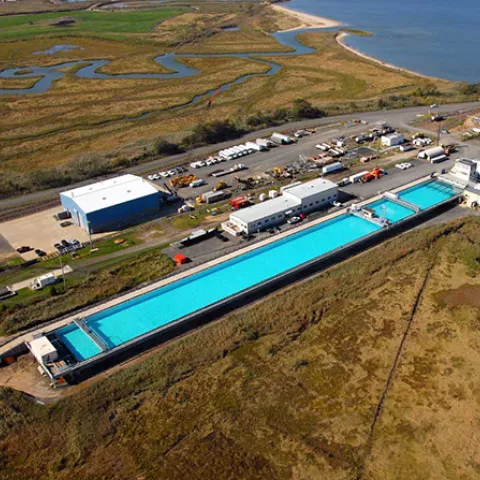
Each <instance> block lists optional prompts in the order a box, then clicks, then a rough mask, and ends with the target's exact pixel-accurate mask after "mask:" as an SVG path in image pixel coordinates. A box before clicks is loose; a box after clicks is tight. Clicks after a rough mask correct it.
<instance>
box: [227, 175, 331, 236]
mask: <svg viewBox="0 0 480 480" xmlns="http://www.w3.org/2000/svg"><path fill="white" fill-rule="evenodd" d="M337 196H338V185H337V184H336V183H333V182H331V181H330V180H325V179H323V178H317V179H315V180H312V181H310V182H305V183H301V184H300V185H292V186H291V187H290V188H288V187H286V188H284V189H283V192H282V195H281V196H279V197H277V198H274V199H272V200H268V201H266V202H264V203H259V204H257V205H253V206H251V207H247V208H244V209H242V210H238V211H236V212H234V213H231V214H230V218H229V220H228V221H227V222H224V223H223V224H222V227H223V229H224V230H225V231H226V232H228V233H230V234H232V235H239V234H241V233H247V234H249V233H255V232H258V231H260V230H264V229H266V228H270V227H272V226H274V225H278V224H280V223H283V222H285V220H286V219H287V218H288V217H291V216H296V215H299V214H300V213H309V212H312V211H314V210H318V209H320V208H322V207H324V206H325V205H328V204H330V203H332V202H334V201H335V200H336V199H337Z"/></svg>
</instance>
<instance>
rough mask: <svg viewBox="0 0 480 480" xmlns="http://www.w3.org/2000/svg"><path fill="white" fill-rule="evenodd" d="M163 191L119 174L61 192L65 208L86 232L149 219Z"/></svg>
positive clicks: (156, 210) (158, 209) (110, 229)
mask: <svg viewBox="0 0 480 480" xmlns="http://www.w3.org/2000/svg"><path fill="white" fill-rule="evenodd" d="M165 196H166V194H165V193H164V192H162V191H159V190H158V189H157V188H156V187H155V186H154V185H153V184H151V183H150V182H149V181H148V180H146V179H144V178H141V177H137V176H135V175H122V176H119V177H115V178H111V179H108V180H105V181H102V182H98V183H93V184H91V185H86V186H84V187H79V188H75V189H73V190H68V191H66V192H62V193H60V200H61V202H62V206H63V208H64V210H66V211H68V212H70V213H71V215H72V221H73V222H74V223H76V224H77V225H79V226H80V227H82V228H83V229H84V230H86V231H87V232H88V231H90V232H91V233H100V232H108V231H115V230H120V229H122V228H125V227H127V226H129V225H133V224H136V223H139V222H141V221H142V220H146V219H149V218H152V217H153V216H155V215H156V214H158V213H159V212H160V209H161V206H162V204H163V201H164V198H165Z"/></svg>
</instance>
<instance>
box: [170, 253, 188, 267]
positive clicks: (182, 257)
mask: <svg viewBox="0 0 480 480" xmlns="http://www.w3.org/2000/svg"><path fill="white" fill-rule="evenodd" d="M173 260H174V261H175V263H176V264H177V265H184V264H185V263H187V262H188V258H187V257H186V256H185V255H182V254H181V253H177V254H176V255H175V256H174V257H173Z"/></svg>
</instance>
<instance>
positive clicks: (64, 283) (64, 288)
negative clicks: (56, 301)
mask: <svg viewBox="0 0 480 480" xmlns="http://www.w3.org/2000/svg"><path fill="white" fill-rule="evenodd" d="M60 267H61V269H62V278H63V291H64V292H66V291H67V284H66V282H65V270H64V268H63V259H62V254H60Z"/></svg>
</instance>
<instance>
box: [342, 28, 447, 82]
mask: <svg viewBox="0 0 480 480" xmlns="http://www.w3.org/2000/svg"><path fill="white" fill-rule="evenodd" d="M349 35H350V33H347V32H340V33H339V34H338V35H336V36H335V40H336V41H337V43H338V44H339V45H340V46H342V47H343V48H345V49H347V50H348V51H349V52H352V53H354V54H355V55H358V56H359V57H362V58H364V59H365V60H370V61H372V62H375V63H378V64H379V65H382V66H383V67H387V68H391V69H392V70H397V71H399V72H403V73H408V74H410V75H415V76H416V77H422V78H428V79H432V80H442V79H441V78H436V77H430V76H429V75H424V74H423V73H418V72H414V71H413V70H409V69H408V68H403V67H399V66H397V65H393V64H391V63H387V62H384V61H383V60H380V59H378V58H375V57H371V56H370V55H367V54H366V53H362V52H360V51H359V50H357V49H356V48H353V47H351V46H350V45H347V44H346V43H345V42H344V38H345V37H348V36H349Z"/></svg>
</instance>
